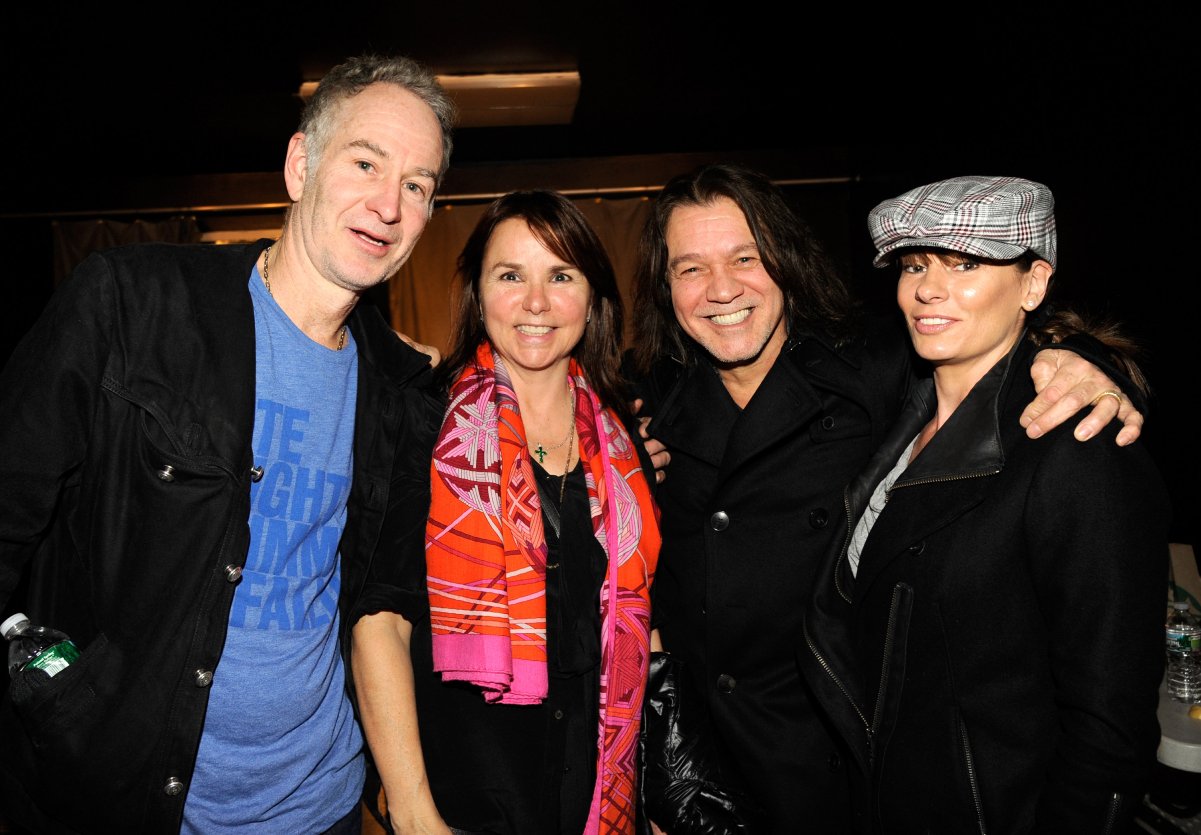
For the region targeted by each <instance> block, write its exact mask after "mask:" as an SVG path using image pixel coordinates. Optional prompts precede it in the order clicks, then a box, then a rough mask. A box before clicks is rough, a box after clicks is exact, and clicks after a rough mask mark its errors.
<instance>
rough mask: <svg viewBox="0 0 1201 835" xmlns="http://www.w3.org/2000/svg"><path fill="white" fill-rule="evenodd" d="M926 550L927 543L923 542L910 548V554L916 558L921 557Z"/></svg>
mask: <svg viewBox="0 0 1201 835" xmlns="http://www.w3.org/2000/svg"><path fill="white" fill-rule="evenodd" d="M925 550H926V541H925V540H922V541H921V542H919V543H917V544H916V545H910V546H909V553H910V554H912V555H913V556H915V557H920V556H921V555H922V554H923V553H924V552H925Z"/></svg>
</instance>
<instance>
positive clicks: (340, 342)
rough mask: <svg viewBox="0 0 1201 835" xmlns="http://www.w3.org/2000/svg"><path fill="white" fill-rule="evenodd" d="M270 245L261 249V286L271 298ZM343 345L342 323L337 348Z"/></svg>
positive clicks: (344, 343)
mask: <svg viewBox="0 0 1201 835" xmlns="http://www.w3.org/2000/svg"><path fill="white" fill-rule="evenodd" d="M272 246H275V244H271V245H270V246H268V247H267V248H266V249H264V250H263V286H264V287H266V288H267V295H268V296H270V297H271V298H275V294H274V293H272V292H271V278H270V277H269V276H268V272H269V271H270V269H269V267H268V262H270V260H271V247H272ZM345 347H346V325H343V326H342V330H340V331H338V348H337V350H339V351H341V350H342V349H343V348H345Z"/></svg>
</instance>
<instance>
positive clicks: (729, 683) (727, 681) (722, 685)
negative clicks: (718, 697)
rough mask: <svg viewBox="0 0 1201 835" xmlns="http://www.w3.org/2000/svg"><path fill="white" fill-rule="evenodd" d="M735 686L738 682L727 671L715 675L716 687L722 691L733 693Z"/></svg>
mask: <svg viewBox="0 0 1201 835" xmlns="http://www.w3.org/2000/svg"><path fill="white" fill-rule="evenodd" d="M737 686H738V682H737V681H736V680H735V679H734V676H732V675H730V674H729V673H722V674H721V675H719V676H718V677H717V689H718V690H719V691H720V692H722V693H733V692H734V688H735V687H737Z"/></svg>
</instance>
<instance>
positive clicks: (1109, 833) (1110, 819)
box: [1101, 792, 1122, 835]
mask: <svg viewBox="0 0 1201 835" xmlns="http://www.w3.org/2000/svg"><path fill="white" fill-rule="evenodd" d="M1121 809H1122V795H1121V794H1119V793H1118V792H1114V793H1113V797H1111V798H1109V814H1107V815H1106V816H1105V828H1104V829H1102V830H1101V833H1102V835H1113V828H1114V826H1115V825H1116V824H1117V822H1118V812H1120V811H1121Z"/></svg>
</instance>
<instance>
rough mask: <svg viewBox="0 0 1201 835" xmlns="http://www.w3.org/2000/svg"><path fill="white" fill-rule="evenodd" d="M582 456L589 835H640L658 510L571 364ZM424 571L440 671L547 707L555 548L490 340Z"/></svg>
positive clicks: (435, 475)
mask: <svg viewBox="0 0 1201 835" xmlns="http://www.w3.org/2000/svg"><path fill="white" fill-rule="evenodd" d="M567 382H568V385H569V387H570V388H571V391H572V396H573V397H574V398H575V415H576V418H575V420H576V435H577V437H578V438H579V457H580V460H581V462H582V464H583V467H584V480H585V482H586V484H587V488H588V506H589V511H590V513H591V517H592V529H593V533H594V534H595V535H596V538H597V541H598V542H599V543H600V544H601V547H602V548H603V549H604V551H605V555H606V558H607V569H606V574H605V580H604V583H603V585H602V587H601V592H600V600H599V601H598V606H599V608H600V613H601V671H600V716H599V717H598V728H597V769H596V772H597V780H596V786H595V788H594V790H593V797H592V808H591V810H590V813H589V816H588V826H587V828H586V829H585V832H586V833H589V835H596V834H598V833H602V832H605V833H608V832H619V833H629V832H633V831H634V811H635V810H634V803H635V799H636V797H637V792H636V787H635V775H636V770H635V767H636V762H635V755H636V753H637V746H638V732H639V724H640V721H641V715H642V699H643V695H644V693H645V690H646V674H647V663H648V659H649V655H650V586H651V582H652V580H653V578H654V574H655V564H656V562H657V560H658V555H659V525H658V509H657V508H656V506H655V504H654V502H653V501H652V499H651V493H650V487H649V486H648V483H647V480H646V476H645V474H644V473H643V472H642V467H641V465H640V463H639V460H638V455H637V453H636V451H635V448H634V443H633V441H632V440H631V439H630V437H629V435H628V434H627V433H626V431H625V429H624V427H623V426H622V424H621V421H620V420H618V419H617V417H616V415H615V414H614V413H613V412H612V411H611V410H609V409H606V408H603V407H602V406H601V404H600V402H599V401H598V400H597V397H596V395H595V394H594V393H593V392H592V390H591V389H590V388H589V387H588V384H587V381H586V380H585V379H584V375H583V372H582V370H581V369H580V367H579V366H578V364H577V363H576V362H575V360H572V361H571V364H570V367H569V370H568V381H567ZM431 466H432V472H431V482H432V496H431V498H432V501H431V507H430V515H429V521H428V523H427V525H426V539H425V541H426V566H427V568H426V570H427V575H428V577H427V581H428V585H429V599H430V625H431V629H432V632H433V656H434V670H435V671H437V672H439V673H441V675H442V679H443V680H444V681H466V682H470V683H472V684H474V685H476V686H478V687H479V688H481V690H482V691H483V695H484V698H485V699H487V700H488V701H489V702H500V703H502V704H534V703H538V702H540V701H541V700H542V699H544V698H545V697H546V692H547V674H546V557H547V549H546V537H545V535H544V533H543V527H542V511H541V504H540V502H539V499H538V489H537V486H536V484H535V482H534V471H533V467H532V465H531V463H530V453H529V449H528V448H527V446H526V441H525V429H524V427H523V425H522V422H521V412H520V410H519V409H518V405H517V396H516V394H515V393H514V391H513V386H512V384H511V382H510V380H509V375H508V372H507V371H506V369H505V367H504V363H503V362H502V361H501V359H500V358H499V357H496V356H495V355H494V354H493V352H492V349H491V346H490V344H489V343H487V342H485V343H484V344H482V345H481V346H480V348H479V349H478V351H477V352H476V358H475V362H474V363H469V364H468V365H467V367H466V368H465V369H464V370H463V372H462V374H461V375H460V376H459V379H458V380H456V381H455V384H454V386H453V387H452V388H451V391H450V403H449V405H448V407H447V410H446V417H445V419H444V420H443V422H442V428H441V430H440V432H439V434H438V442H437V445H436V446H435V448H434V458H433V463H432V465H431Z"/></svg>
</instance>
